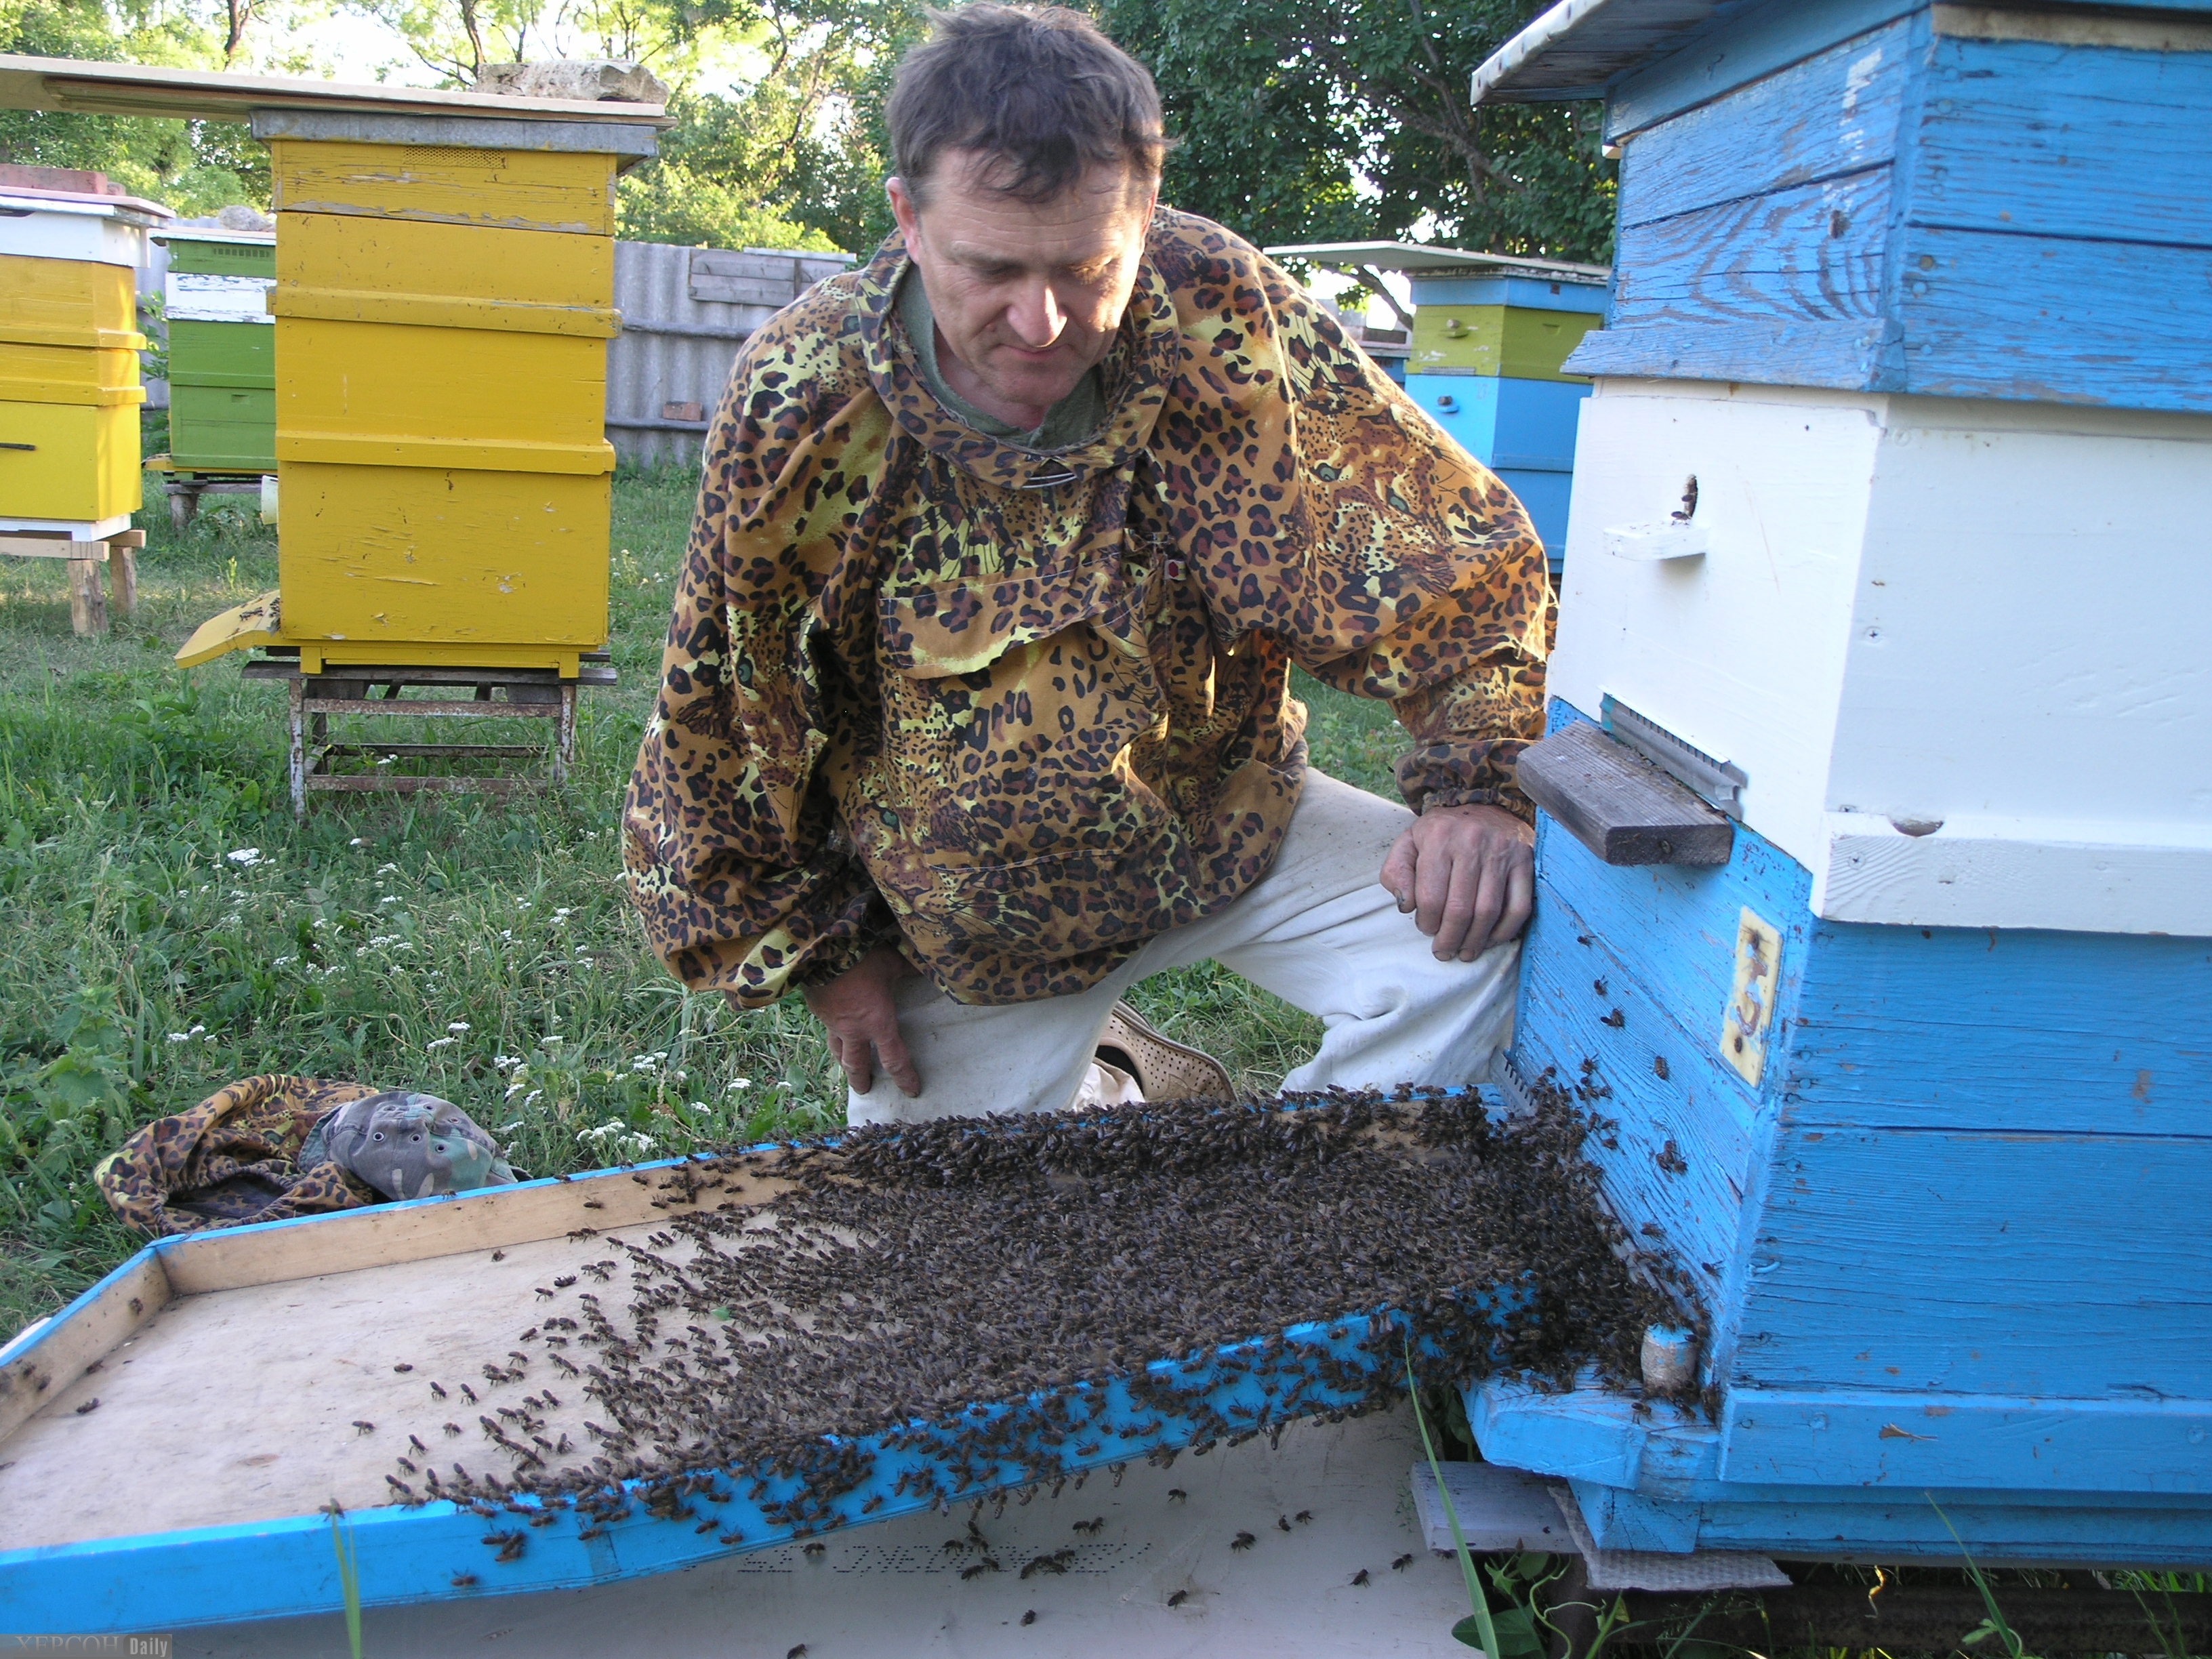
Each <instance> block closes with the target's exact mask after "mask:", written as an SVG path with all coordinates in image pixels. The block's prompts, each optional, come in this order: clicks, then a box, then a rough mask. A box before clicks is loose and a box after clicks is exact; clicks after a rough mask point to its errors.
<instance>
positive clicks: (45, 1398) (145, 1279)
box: [0, 1254, 172, 1440]
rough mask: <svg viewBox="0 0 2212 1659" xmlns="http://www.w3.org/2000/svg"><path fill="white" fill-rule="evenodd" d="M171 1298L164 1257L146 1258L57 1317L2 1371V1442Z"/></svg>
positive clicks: (112, 1275)
mask: <svg viewBox="0 0 2212 1659" xmlns="http://www.w3.org/2000/svg"><path fill="white" fill-rule="evenodd" d="M171 1295H172V1291H171V1289H170V1285H169V1278H168V1274H167V1273H166V1272H164V1271H163V1269H162V1266H161V1258H160V1256H159V1255H150V1254H142V1255H135V1256H133V1257H131V1260H130V1261H126V1262H125V1263H124V1264H123V1265H122V1266H121V1267H118V1268H117V1269H116V1270H115V1271H114V1272H113V1273H110V1274H108V1275H107V1277H106V1278H105V1279H101V1280H100V1283H98V1284H97V1285H94V1286H93V1287H92V1288H91V1289H90V1290H88V1291H86V1292H85V1293H84V1294H83V1295H82V1296H81V1297H78V1298H77V1299H76V1301H75V1302H74V1303H72V1304H70V1306H69V1307H67V1308H65V1309H64V1310H62V1312H61V1313H59V1314H57V1315H56V1316H54V1322H53V1325H52V1328H49V1329H48V1330H46V1331H45V1332H42V1333H40V1334H38V1335H37V1336H35V1337H33V1339H32V1340H31V1341H30V1343H29V1344H28V1345H27V1346H25V1347H24V1348H22V1349H21V1350H20V1351H19V1352H17V1353H16V1355H15V1358H12V1359H10V1360H9V1362H8V1363H7V1364H4V1365H0V1440H4V1439H5V1438H6V1437H8V1436H9V1435H11V1434H13V1433H14V1432H15V1431H16V1430H17V1429H19V1428H21V1426H22V1425H23V1424H24V1423H25V1422H27V1420H29V1419H30V1418H31V1417H32V1416H33V1414H34V1413H36V1412H38V1410H39V1409H40V1407H43V1406H45V1405H46V1404H47V1403H48V1402H50V1401H53V1400H57V1399H59V1398H60V1397H61V1395H62V1393H63V1392H64V1391H66V1390H67V1389H68V1388H69V1387H70V1384H71V1383H75V1382H76V1381H77V1379H78V1378H80V1377H82V1376H83V1375H84V1373H85V1370H86V1369H87V1368H88V1367H89V1366H92V1365H94V1364H98V1363H99V1362H100V1360H101V1359H103V1358H106V1355H107V1354H108V1353H110V1352H112V1351H113V1349H114V1348H115V1347H116V1346H117V1345H118V1344H119V1343H121V1342H122V1341H124V1340H125V1339H126V1338H128V1337H129V1336H130V1334H131V1333H132V1332H133V1331H135V1330H137V1328H139V1327H140V1326H141V1325H143V1324H144V1323H145V1322H147V1321H148V1320H149V1319H151V1318H152V1317H153V1316H155V1314H157V1313H159V1312H160V1311H161V1310H162V1308H163V1307H165V1306H166V1305H167V1304H168V1301H169V1299H170V1297H171Z"/></svg>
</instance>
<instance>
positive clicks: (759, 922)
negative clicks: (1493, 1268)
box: [625, 3, 1549, 1122]
mask: <svg viewBox="0 0 2212 1659" xmlns="http://www.w3.org/2000/svg"><path fill="white" fill-rule="evenodd" d="M936 24H937V27H936V32H935V33H934V34H933V37H932V38H931V39H930V40H928V41H927V43H926V44H924V45H923V46H921V47H919V48H917V49H916V50H915V52H913V53H911V54H910V55H909V56H908V58H907V59H906V61H905V62H904V63H903V64H902V65H901V68H900V71H899V76H898V81H897V84H896V89H895V91H894V92H893V94H892V97H891V100H890V106H889V109H888V112H887V113H888V118H889V125H890V131H891V137H892V142H893V144H894V147H895V149H896V160H897V165H898V175H897V176H896V178H894V179H891V180H890V185H889V190H890V199H891V204H892V207H893V210H894V211H895V213H896V217H897V221H898V227H899V228H898V234H896V236H894V237H893V238H891V239H890V240H889V241H887V242H886V243H885V244H884V246H883V247H882V248H881V249H880V250H879V251H878V252H877V254H876V256H875V258H873V259H872V261H871V262H870V263H869V264H866V266H865V267H862V268H861V269H860V270H855V271H853V272H850V273H848V274H846V275H843V276H838V277H835V278H832V279H831V280H829V281H828V282H826V283H822V284H821V285H819V286H817V288H816V289H813V290H812V291H811V292H810V293H809V294H807V295H805V296H804V297H802V298H801V299H799V301H797V302H795V303H794V304H793V305H792V306H790V307H787V308H786V309H785V310H784V311H783V312H782V313H780V314H779V315H778V316H777V317H776V318H775V319H774V320H773V321H772V322H770V323H769V325H767V326H766V327H765V328H763V330H762V331H760V332H758V333H757V334H755V335H754V336H753V337H751V339H750V340H749V341H748V342H747V343H746V345H745V348H744V350H743V352H742V353H740V355H739V356H738V362H737V364H736V367H735V369H734V371H733V373H732V380H731V387H730V392H729V395H728V397H727V398H726V400H725V402H724V404H723V406H722V409H721V410H720V414H719V416H718V417H717V420H716V422H715V426H714V431H713V434H712V435H711V436H710V438H709V440H708V447H707V456H706V473H705V479H704V483H703V487H702V491H701V495H700V505H699V513H698V520H697V523H696V527H695V529H694V531H693V534H692V539H691V545H690V552H689V555H688V556H687V558H686V561H685V568H684V576H683V580H682V582H681V585H680V586H679V588H678V592H677V598H676V611H675V618H674V622H673V623H672V625H671V630H670V635H669V644H668V648H667V655H666V660H665V676H666V678H665V686H664V688H663V690H662V691H661V694H660V698H659V706H658V707H657V708H656V709H655V711H654V714H653V720H652V722H651V724H650V726H648V728H647V732H646V736H645V741H644V744H643V746H642V748H641V751H640V753H639V757H638V763H637V771H636V775H635V778H634V779H633V781H632V783H631V786H630V792H629V799H628V802H627V805H626V809H625V817H626V828H627V836H626V847H627V850H626V859H627V863H628V866H629V874H630V880H631V884H632V889H633V892H634V894H635V897H636V900H637V902H638V904H639V906H640V908H641V912H642V914H643V915H644V918H645V921H646V924H647V929H648V931H649V933H651V935H652V937H653V942H654V944H655V945H656V946H657V947H658V948H659V950H660V951H662V953H663V954H664V955H665V957H666V958H667V960H668V962H669V963H670V965H671V968H672V969H674V971H675V972H676V973H677V974H678V976H679V977H681V978H682V979H683V980H684V982H685V983H686V984H687V985H690V986H692V987H696V988H702V989H703V988H707V987H713V988H715V989H719V990H721V991H724V992H726V994H728V995H729V996H730V997H731V998H732V1000H734V1001H735V1002H736V1003H737V1004H738V1006H741V1007H758V1006H764V1005H766V1004H769V1003H771V1002H774V1001H775V1000H777V999H778V998H780V997H781V996H783V995H784V994H787V992H788V991H789V990H791V989H792V988H793V987H797V988H799V989H800V990H802V991H803V992H804V993H805V998H806V1001H807V1004H808V1006H809V1007H810V1008H811V1010H812V1011H813V1012H814V1014H815V1016H816V1018H818V1019H819V1020H820V1021H821V1023H822V1024H823V1029H824V1030H825V1032H826V1034H827V1036H828V1039H829V1047H830V1049H831V1051H832V1053H833V1054H835V1055H836V1058H837V1060H838V1061H839V1063H840V1064H841V1065H842V1067H843V1068H844V1071H845V1074H846V1078H847V1080H848V1084H849V1085H850V1087H851V1097H850V1101H849V1110H850V1115H851V1117H852V1120H853V1121H855V1122H865V1121H884V1120H886V1119H905V1120H913V1119H918V1118H926V1117H933V1116H939V1115H950V1114H954V1113H960V1114H972V1113H981V1112H986V1111H1015V1110H1052V1109H1062V1108H1065V1107H1066V1106H1068V1105H1069V1104H1070V1103H1074V1102H1078V1101H1087V1100H1097V1099H1112V1098H1115V1097H1123V1096H1126V1094H1127V1089H1126V1086H1125V1085H1123V1084H1122V1082H1121V1079H1120V1078H1119V1077H1118V1076H1117V1075H1116V1074H1115V1073H1111V1072H1108V1071H1106V1070H1104V1069H1103V1068H1102V1067H1101V1066H1099V1064H1098V1063H1097V1057H1096V1050H1097V1044H1098V1042H1099V1041H1100V1038H1101V1035H1102V1033H1103V1032H1105V1031H1106V1030H1107V1029H1108V1025H1109V1020H1115V1018H1116V1003H1117V999H1118V998H1119V997H1120V996H1121V994H1122V992H1123V991H1124V990H1126V989H1127V987H1129V986H1130V985H1132V984H1133V983H1135V982H1136V981H1137V980H1139V979H1140V978H1142V977H1144V976H1146V975H1149V974H1152V973H1155V972H1158V971H1159V970H1161V969H1165V968H1170V967H1176V966H1181V965H1183V964H1186V963H1193V962H1197V961H1201V960H1205V959H1207V958H1209V957H1210V958H1212V959H1215V960H1218V961H1219V962H1221V963H1224V964H1225V965H1226V966H1228V967H1230V968H1231V969H1234V970H1235V971H1237V972H1238V973H1240V974H1242V975H1244V976H1245V977H1246V978H1248V979H1250V980H1252V981H1256V982H1257V983H1259V984H1261V985H1262V986H1265V987H1267V988H1269V989H1271V990H1273V991H1275V992H1276V993H1277V994H1279V995H1281V996H1283V997H1285V999H1286V1000H1289V1001H1291V1002H1292V1003H1294V1004H1296V1005H1297V1006H1300V1007H1303V1008H1305V1009H1307V1010H1309V1011H1310V1012H1314V1013H1316V1014H1318V1015H1320V1016H1321V1017H1322V1020H1323V1022H1324V1024H1325V1026H1326V1028H1327V1035H1326V1036H1325V1038H1324V1041H1323V1042H1322V1048H1321V1052H1320V1054H1318V1055H1317V1056H1316V1058H1315V1060H1313V1061H1312V1062H1311V1063H1310V1064H1309V1065H1307V1066H1303V1067H1301V1068H1299V1069H1298V1070H1297V1071H1296V1072H1293V1073H1291V1075H1290V1077H1289V1078H1288V1079H1285V1086H1287V1087H1291V1088H1316V1087H1323V1086H1328V1085H1345V1086H1348V1087H1363V1086H1373V1087H1388V1086H1391V1085H1396V1084H1399V1083H1463V1082H1468V1081H1473V1080H1477V1079H1480V1078H1481V1077H1482V1076H1483V1075H1485V1074H1486V1073H1487V1071H1488V1069H1489V1066H1490V1064H1491V1061H1492V1057H1493V1054H1494V1053H1495V1051H1496V1050H1497V1048H1498V1047H1499V1046H1500V1044H1501V1043H1502V1042H1504V1040H1505V1037H1506V1035H1507V1033H1508V1030H1509V1028H1510V1019H1511V1012H1512V997H1513V988H1514V978H1515V975H1514V969H1515V967H1516V962H1517V955H1518V948H1519V947H1518V945H1517V943H1516V936H1517V935H1518V933H1519V932H1520V929H1521V927H1522V923H1523V922H1524V921H1525V920H1526V918H1527V916H1528V910H1529V905H1530V902H1531V897H1532V892H1533V870H1532V861H1531V858H1530V852H1529V844H1530V836H1529V831H1528V823H1527V822H1526V819H1527V818H1528V816H1529V809H1528V805H1527V803H1526V801H1525V800H1524V799H1522V797H1521V796H1520V795H1519V794H1518V793H1517V792H1516V790H1515V788H1514V787H1513V762H1514V758H1515V757H1516V755H1517V754H1518V752H1519V750H1521V748H1522V746H1524V744H1526V743H1527V742H1528V741H1529V740H1531V739H1533V738H1534V737H1536V736H1538V735H1540V726H1541V688H1542V673H1543V655H1544V651H1545V646H1546V638H1545V618H1546V611H1547V603H1548V598H1549V594H1548V589H1547V578H1546V574H1545V568H1544V562H1543V554H1542V549H1541V545H1540V544H1539V543H1538V542H1537V540H1536V538H1535V537H1534V534H1533V533H1532V532H1531V531H1530V530H1529V527H1528V520H1527V519H1526V517H1525V516H1524V514H1523V513H1522V510H1521V507H1520V505H1519V503H1518V502H1516V501H1515V500H1514V499H1513V497H1512V496H1511V495H1510V493H1509V492H1508V491H1507V490H1506V489H1504V486H1503V485H1502V484H1500V483H1498V481H1497V480H1496V479H1495V478H1494V477H1492V476H1491V475H1490V474H1489V473H1487V472H1486V471H1484V470H1483V469H1482V468H1481V467H1480V466H1479V465H1475V464H1474V462H1473V461H1471V460H1470V459H1468V457H1467V456H1466V455H1465V454H1464V453H1462V452H1460V451H1459V450H1458V449H1457V448H1456V447H1455V446H1453V445H1452V444H1451V443H1450V441H1449V440H1447V439H1445V438H1444V437H1443V435H1441V434H1440V433H1439V432H1438V431H1437V429H1436V428H1434V427H1433V426H1432V425H1431V423H1430V422H1429V421H1428V420H1427V418H1426V417H1425V416H1424V415H1422V414H1421V413H1420V412H1419V410H1418V409H1417V408H1416V407H1415V406H1414V405H1413V404H1412V403H1411V402H1410V401H1409V400H1408V399H1407V398H1406V397H1405V396H1404V395H1403V393H1402V392H1399V391H1398V390H1397V389H1396V388H1395V387H1393V386H1391V385H1390V384H1389V381H1388V380H1387V379H1385V377H1384V376H1383V374H1381V372H1380V371H1379V370H1378V369H1376V367H1375V366H1374V364H1373V363H1372V362H1370V361H1369V360H1368V359H1367V358H1366V357H1365V356H1364V354H1363V353H1361V352H1360V351H1359V350H1358V348H1357V347H1355V346H1353V345H1352V344H1350V343H1348V342H1347V341H1346V338H1345V337H1344V335H1343V334H1342V332H1341V331H1340V330H1339V329H1338V327H1337V325H1336V324H1335V322H1334V319H1331V318H1330V317H1329V316H1328V314H1327V313H1324V312H1322V310H1321V309H1320V308H1319V307H1316V305H1315V304H1314V302H1313V301H1311V300H1310V299H1309V298H1308V297H1307V296H1306V295H1304V293H1303V292H1302V291H1301V290H1300V289H1298V288H1297V285H1296V284H1295V283H1292V282H1291V281H1290V280H1289V279H1288V278H1287V277H1285V276H1284V275H1283V274H1282V273H1281V272H1280V271H1279V270H1277V269H1276V268H1275V267H1274V266H1273V265H1272V264H1269V263H1268V262H1267V260H1266V259H1264V258H1261V256H1260V255H1259V254H1257V253H1256V252H1254V251H1253V250H1252V249H1251V248H1250V247H1249V246H1247V245H1246V244H1245V243H1243V242H1242V241H1240V240H1238V239H1237V238H1236V237H1235V236H1233V235H1231V234H1230V233H1228V232H1227V231H1225V230H1223V229H1222V228H1220V227H1218V226H1216V225H1212V224H1209V223H1207V222H1206V221H1204V220H1200V219H1196V218H1193V217H1191V216H1188V215H1185V214H1180V213H1176V212H1174V211H1172V210H1169V209H1165V208H1162V207H1159V206H1158V182H1159V172H1160V163H1161V161H1162V160H1163V158H1164V155H1165V152H1166V149H1167V142H1166V139H1165V137H1164V134H1163V131H1162V128H1161V120H1160V109H1159V101H1158V94H1156V93H1155V91H1154V90H1153V88H1152V81H1151V77H1150V76H1147V75H1146V72H1145V70H1143V69H1142V68H1141V67H1140V66H1139V65H1138V64H1136V63H1135V62H1134V61H1133V60H1132V59H1131V58H1128V57H1127V56H1126V55H1125V54H1123V53H1122V52H1121V51H1120V50H1119V49H1118V48H1117V47H1115V46H1114V45H1113V44H1112V43H1111V42H1110V41H1109V40H1106V38H1105V37H1104V36H1103V35H1102V34H1101V33H1098V32H1097V28H1096V27H1095V26H1094V25H1092V24H1091V22H1090V21H1089V20H1088V19H1086V18H1085V17H1083V16H1081V15H1079V14H1077V13H1074V12H1071V11H1066V10H1060V9H1051V10H1030V9H1016V8H1012V7H1006V6H1000V5H996V4H987V3H976V4H971V5H968V6H965V7H963V8H961V9H958V10H956V11H952V12H950V13H947V14H944V15H939V17H938V18H937V20H936ZM1293 662H1297V663H1299V664H1302V665H1304V667H1305V668H1306V669H1307V670H1308V671H1310V672H1311V673H1313V674H1314V675H1316V677H1317V678H1321V679H1322V680H1324V681H1326V682H1328V683H1329V684H1333V685H1336V686H1339V687H1341V688H1344V689H1346V690H1351V691H1355V692H1358V693H1361V694H1363V695H1365V696H1379V697H1387V698H1389V699H1390V700H1391V702H1393V704H1394V707H1395V710H1396V713H1397V714H1398V716H1399V719H1400V720H1401V723H1402V724H1403V725H1404V726H1406V727H1407V731H1408V732H1410V734H1411V735H1412V737H1413V748H1412V750H1411V752H1409V753H1408V754H1407V757H1405V759H1404V760H1403V762H1401V764H1400V767H1399V779H1400V783H1401V788H1402V789H1403V791H1404V793H1405V795H1406V798H1407V802H1408V803H1409V805H1410V806H1411V808H1412V809H1413V810H1412V811H1408V810H1407V807H1403V806H1400V805H1395V803H1390V802H1386V801H1383V800H1380V799H1376V798H1375V797H1373V796H1370V795H1368V794H1365V793H1363V792H1361V791H1358V790H1356V789H1352V788H1351V787H1347V786H1346V785H1343V784H1340V783H1338V782H1337V781H1334V780H1333V779H1329V778H1326V777H1322V776H1321V775H1310V774H1309V773H1308V771H1307V768H1306V747H1305V741H1304V735H1303V729H1304V715H1305V711H1304V708H1303V707H1302V706H1300V705H1299V704H1298V703H1297V702H1294V701H1292V700H1291V698H1290V696H1288V692H1287V684H1288V675H1289V671H1290V668H1291V664H1292V663H1293ZM1416 814H1418V816H1416ZM1129 1029H1130V1028H1129V1027H1128V1026H1127V1025H1126V1024H1121V1023H1119V1022H1117V1030H1119V1031H1121V1032H1124V1033H1126V1032H1127V1030H1129ZM1141 1039H1142V1033H1141V1031H1140V1030H1139V1034H1138V1040H1139V1042H1141ZM1156 1092H1157V1086H1156Z"/></svg>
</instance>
